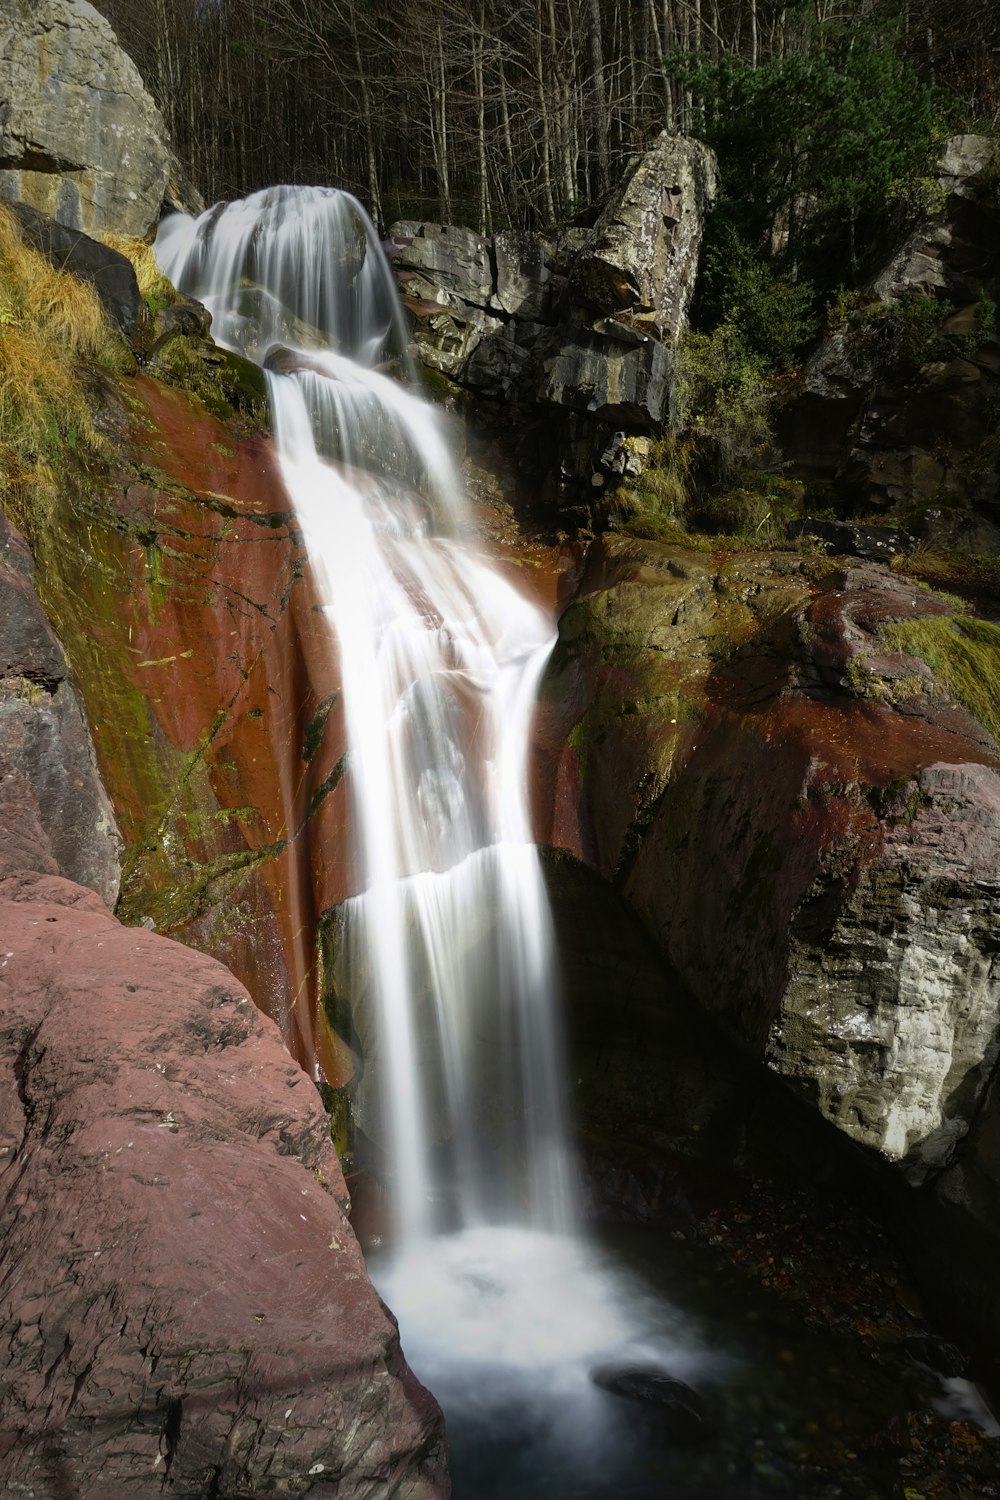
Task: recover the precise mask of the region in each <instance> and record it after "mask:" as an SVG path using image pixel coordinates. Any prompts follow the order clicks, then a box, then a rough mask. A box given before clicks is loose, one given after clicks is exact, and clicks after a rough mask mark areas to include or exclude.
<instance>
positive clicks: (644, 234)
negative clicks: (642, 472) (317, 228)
mask: <svg viewBox="0 0 1000 1500" xmlns="http://www.w3.org/2000/svg"><path fill="white" fill-rule="evenodd" d="M715 189H716V178H715V158H714V156H713V154H712V152H711V151H710V150H709V149H708V148H707V147H706V146H704V145H703V144H702V143H701V142H699V141H695V140H690V139H686V138H682V137H677V136H669V135H667V134H666V132H663V134H661V135H660V137H659V138H658V140H657V141H656V143H655V144H654V145H653V146H652V147H651V149H650V150H649V151H647V152H646V153H645V154H644V155H643V156H642V157H641V158H639V160H638V161H637V162H635V163H634V164H633V166H632V169H631V170H630V172H629V173H628V175H627V176H626V178H625V179H624V181H623V183H622V185H621V187H620V189H619V190H618V192H617V193H616V194H615V195H614V197H613V198H612V199H611V200H610V202H609V203H608V204H607V205H606V207H605V209H604V211H603V212H602V214H601V215H600V217H599V219H598V221H597V223H596V224H595V225H594V227H593V228H592V229H590V230H585V229H575V228H574V229H566V230H561V231H558V232H555V231H554V232H552V233H540V232H539V233H525V232H519V231H514V230H501V231H498V232H497V234H496V235H494V236H493V238H492V239H485V238H483V237H482V236H481V235H477V234H475V233H473V232H472V231H471V230H468V229H462V228H458V227H454V226H441V225H436V224H427V223H418V222H402V223H398V224H395V225H393V227H392V229H391V231H390V253H391V254H392V255H393V258H394V264H395V268H396V272H397V276H398V278H399V282H400V289H401V291H402V294H403V298H404V302H405V303H406V305H407V306H408V307H409V310H410V312H411V314H412V316H413V319H414V338H415V344H416V349H417V353H418V354H419V357H420V359H421V361H422V362H423V363H424V365H425V366H426V367H427V368H428V369H430V370H433V371H436V372H437V373H438V374H440V375H443V376H445V377H447V379H448V381H449V382H451V383H453V385H454V387H455V388H456V389H458V390H465V391H470V392H474V393H475V395H476V397H477V400H478V401H479V402H480V403H487V404H488V403H490V402H503V403H505V404H509V403H515V404H516V405H517V406H518V408H519V413H518V423H519V426H521V427H522V428H524V429H526V430H527V433H528V440H527V445H528V447H531V442H530V433H531V429H532V428H533V427H535V428H537V429H538V430H539V431H540V432H542V431H543V432H544V438H543V439H542V446H543V447H544V450H545V452H544V456H543V458H542V460H541V462H542V465H543V466H544V468H546V469H548V470H549V471H550V474H551V479H552V483H553V485H554V490H555V495H556V497H557V498H558V499H559V500H560V502H561V503H564V504H573V505H579V504H580V503H581V501H586V500H589V499H590V498H592V496H593V491H594V489H595V488H599V487H600V486H601V485H602V484H603V483H604V480H605V476H606V474H607V473H610V472H611V470H610V469H609V467H608V466H607V465H606V464H605V463H604V454H605V452H606V451H607V450H609V448H610V449H611V450H612V451H614V449H615V440H616V436H617V439H618V445H619V446H620V442H621V440H622V439H623V437H624V436H625V434H626V433H636V434H640V435H641V434H643V433H649V432H651V431H654V430H655V429H657V428H658V427H659V426H660V425H661V424H662V423H663V422H664V421H665V420H667V419H668V418H669V416H670V412H671V399H672V386H673V380H672V374H673V371H672V349H673V347H674V345H675V344H676V341H677V339H678V338H679V336H680V335H681V333H682V332H683V331H684V328H685V327H686V325H687V314H688V308H689V305H690V301H691V296H692V293H693V290H694V279H695V274H696V271H697V266H698V255H699V250H700V246H701V238H702V232H703V229H704V222H705V214H706V213H707V211H708V209H709V208H710V207H711V204H712V201H713V198H714V196H715ZM505 425H506V426H508V427H509V415H508V418H507V421H506V424H505ZM525 462H526V463H528V464H530V465H531V466H532V467H533V468H534V469H535V470H536V473H535V479H536V481H537V468H538V453H537V452H536V451H535V449H532V452H531V454H530V455H528V454H527V453H526V455H525Z"/></svg>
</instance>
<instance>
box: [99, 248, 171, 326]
mask: <svg viewBox="0 0 1000 1500" xmlns="http://www.w3.org/2000/svg"><path fill="white" fill-rule="evenodd" d="M98 239H99V240H100V241H101V243H102V244H104V245H107V247H108V249H109V250H117V251H118V253H119V255H124V256H125V257H126V258H127V259H128V260H130V261H131V262H132V269H133V270H134V271H135V279H136V281H137V282H138V283H139V295H140V296H141V297H145V299H146V301H147V302H148V303H149V304H150V307H151V308H152V309H153V310H154V311H155V309H156V308H157V307H169V306H170V304H171V303H173V302H176V301H177V290H176V288H175V287H174V285H173V282H171V281H168V280H167V278H166V276H164V274H163V272H162V271H161V270H160V268H159V266H158V265H157V264H156V257H155V255H154V254H153V247H152V245H147V244H146V241H145V240H137V239H132V238H131V237H130V236H129V235H125V234H116V233H115V232H114V230H113V229H105V230H103V231H102V232H101V234H99V235H98Z"/></svg>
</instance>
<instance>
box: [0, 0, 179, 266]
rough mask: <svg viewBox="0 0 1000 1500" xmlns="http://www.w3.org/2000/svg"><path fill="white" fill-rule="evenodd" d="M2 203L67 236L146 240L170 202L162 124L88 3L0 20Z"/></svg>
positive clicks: (49, 4)
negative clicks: (106, 233)
mask: <svg viewBox="0 0 1000 1500" xmlns="http://www.w3.org/2000/svg"><path fill="white" fill-rule="evenodd" d="M0 115H2V119H3V125H2V129H0V197H4V198H13V199H18V200H20V201H21V202H24V203H27V204H30V205H31V207H33V208H37V209H40V210H41V211H42V212H43V213H46V214H49V215H50V216H51V217H52V218H54V219H57V220H58V221H59V223H60V224H64V225H65V226H66V227H67V228H68V229H83V230H85V231H87V232H88V233H92V232H93V231H94V230H99V229H115V230H116V231H117V232H119V233H121V234H129V235H137V236H140V237H141V236H144V235H145V234H146V233H147V231H148V230H149V228H150V227H151V225H153V224H155V222H156V219H157V217H158V215H159V212H160V208H161V205H162V204H163V201H164V198H165V197H166V196H167V194H168V188H169V183H170V179H171V173H172V171H173V169H174V164H173V159H172V155H171V152H170V149H169V146H168V144H167V140H166V131H165V127H164V124H163V118H162V116H161V115H160V112H159V110H158V109H157V108H156V105H155V104H154V103H153V101H152V99H151V98H150V96H149V94H148V93H147V92H146V88H145V86H144V84H143V82H142V79H141V78H140V77H139V74H138V72H137V70H136V68H135V66H134V64H133V63H132V60H131V58H129V57H128V56H126V54H125V53H124V52H123V51H122V49H121V48H120V47H119V45H118V41H117V39H116V37H115V34H114V32H113V31H112V29H111V27H110V25H109V24H108V22H107V21H106V20H105V19H104V17H103V16H101V15H100V14H99V13H98V12H97V11H96V10H95V9H94V7H93V6H92V5H90V4H88V3H87V0H38V3H37V4H30V5H22V4H14V5H6V6H4V8H3V14H0Z"/></svg>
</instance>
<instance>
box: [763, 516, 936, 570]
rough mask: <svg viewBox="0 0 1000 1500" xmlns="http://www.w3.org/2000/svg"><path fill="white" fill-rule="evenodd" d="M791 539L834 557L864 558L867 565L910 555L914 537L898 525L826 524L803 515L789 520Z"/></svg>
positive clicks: (835, 522) (828, 522)
mask: <svg viewBox="0 0 1000 1500" xmlns="http://www.w3.org/2000/svg"><path fill="white" fill-rule="evenodd" d="M787 534H788V536H789V537H790V538H793V539H794V538H802V539H807V540H808V541H810V542H813V543H815V544H818V545H820V546H821V547H822V548H823V550H824V551H825V552H829V553H830V554H831V555H833V556H835V557H840V556H850V557H864V558H867V559H868V561H869V562H885V561H886V560H887V559H889V558H890V557H895V556H897V555H898V554H899V553H903V552H912V551H913V549H914V547H915V546H916V545H917V544H916V542H915V540H914V538H913V537H912V536H910V534H909V533H908V532H906V531H901V530H900V528H899V527H898V526H860V525H852V524H851V523H850V522H848V521H828V520H826V519H825V518H822V517H819V516H803V517H802V518H801V519H800V520H798V521H790V522H789V524H788V527H787Z"/></svg>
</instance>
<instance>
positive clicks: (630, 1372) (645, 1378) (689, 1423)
mask: <svg viewBox="0 0 1000 1500" xmlns="http://www.w3.org/2000/svg"><path fill="white" fill-rule="evenodd" d="M590 1378H591V1380H592V1381H593V1382H594V1384H595V1385H597V1386H600V1388H601V1390H602V1391H609V1392H610V1393H611V1395H612V1396H621V1397H622V1398H623V1399H624V1400H626V1401H635V1402H638V1403H641V1404H642V1405H643V1406H645V1407H648V1408H650V1409H651V1410H655V1412H656V1414H657V1416H658V1418H659V1419H660V1425H661V1427H662V1430H663V1432H664V1433H665V1434H666V1436H667V1437H669V1438H670V1440H671V1441H672V1442H675V1443H685V1444H686V1443H701V1442H704V1440H705V1439H706V1438H707V1437H710V1436H711V1430H712V1429H711V1424H710V1423H709V1420H708V1412H707V1410H706V1407H705V1403H704V1401H703V1400H702V1399H701V1397H700V1396H699V1395H698V1392H697V1391H694V1390H692V1389H691V1387H690V1386H689V1385H685V1384H684V1381H683V1380H677V1379H675V1378H674V1377H673V1376H672V1375H668V1374H667V1373H666V1372H665V1371H664V1370H660V1369H657V1368H656V1366H655V1365H634V1366H614V1365H608V1366H601V1367H599V1368H598V1369H596V1370H594V1371H592V1372H591V1377H590Z"/></svg>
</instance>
